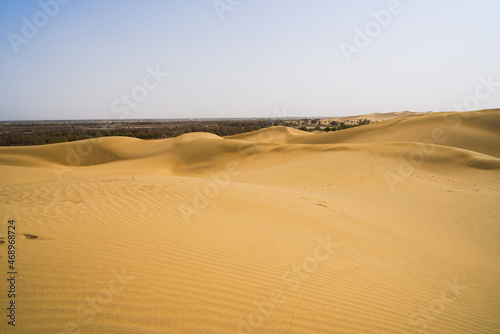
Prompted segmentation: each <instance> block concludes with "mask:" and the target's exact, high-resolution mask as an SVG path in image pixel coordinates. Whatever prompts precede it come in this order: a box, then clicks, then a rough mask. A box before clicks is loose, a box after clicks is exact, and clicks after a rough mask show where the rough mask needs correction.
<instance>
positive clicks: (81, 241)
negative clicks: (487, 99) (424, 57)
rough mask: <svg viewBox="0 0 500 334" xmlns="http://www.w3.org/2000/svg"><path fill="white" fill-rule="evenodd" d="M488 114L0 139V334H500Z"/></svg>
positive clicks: (499, 247)
mask: <svg viewBox="0 0 500 334" xmlns="http://www.w3.org/2000/svg"><path fill="white" fill-rule="evenodd" d="M499 125H500V110H484V111H475V112H467V113H432V114H426V115H420V116H408V117H400V118H396V119H393V120H386V121H384V122H379V123H375V124H370V125H366V126H362V127H356V128H351V129H347V130H342V131H336V132H329V133H322V134H311V133H307V132H303V131H300V130H295V129H290V128H284V127H273V128H267V129H262V130H259V131H255V132H252V133H247V134H242V135H237V136H231V137H226V138H221V137H218V136H216V135H213V134H207V133H189V134H185V135H182V136H179V137H177V138H173V139H164V140H151V141H143V140H139V139H133V138H126V137H109V138H101V139H91V140H85V141H79V142H71V143H62V144H53V145H44V146H36V147H35V146H33V147H2V148H0V173H1V174H0V175H1V180H0V186H1V188H0V190H1V202H0V209H1V211H0V212H1V213H2V221H1V224H0V237H1V238H2V239H0V243H1V244H0V255H1V259H0V260H1V262H2V277H4V278H3V279H2V280H1V284H0V295H1V298H0V303H1V309H2V310H4V311H3V314H2V317H1V319H3V320H2V321H1V323H0V332H1V333H10V332H13V333H221V334H225V333H289V334H291V333H296V334H309V333H474V334H478V333H500V313H499V310H500V284H499V277H500V234H499V230H500V222H499V217H500V191H499V190H500V145H499V144H500V126H499ZM8 219H15V220H16V224H17V229H16V232H17V240H16V241H17V259H16V260H17V271H18V275H17V293H16V306H17V320H16V326H15V328H11V326H8V325H7V321H8V320H9V319H8V318H7V317H6V315H7V310H6V307H7V306H8V304H7V303H8V302H9V301H8V299H7V291H8V289H9V286H8V282H7V281H6V279H5V277H6V272H7V245H8V244H7V243H6V242H5V241H6V240H7V239H6V237H7V220H8Z"/></svg>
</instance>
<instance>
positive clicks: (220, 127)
mask: <svg viewBox="0 0 500 334" xmlns="http://www.w3.org/2000/svg"><path fill="white" fill-rule="evenodd" d="M273 125H284V126H294V125H295V123H294V122H293V121H286V120H283V119H274V120H273V119H256V120H252V119H251V120H187V121H57V122H42V121H40V122H0V146H19V145H23V146H26V145H43V144H54V143H63V142H70V141H75V140H81V139H90V138H97V137H106V136H126V137H134V138H140V139H162V138H171V137H176V136H179V135H181V134H184V133H188V132H209V133H214V134H216V135H218V136H231V135H236V134H240V133H245V132H250V131H255V130H258V129H261V128H265V127H269V126H273Z"/></svg>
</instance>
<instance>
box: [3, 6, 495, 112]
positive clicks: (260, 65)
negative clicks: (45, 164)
mask: <svg viewBox="0 0 500 334" xmlns="http://www.w3.org/2000/svg"><path fill="white" fill-rule="evenodd" d="M499 14H500V1H498V0H439V1H436V0H401V1H397V0H383V1H379V0H215V1H214V0H176V1H174V0H161V1H160V0H149V1H139V0H135V1H133V0H107V1H101V0H85V1H83V0H80V1H79V0H40V1H27V0H4V1H1V2H0V36H1V39H0V92H1V93H0V120H41V119H110V118H114V119H120V118H121V119H124V118H125V119H126V118H132V119H136V118H138V119H143V118H205V117H276V116H288V115H291V116H307V117H315V116H317V117H321V116H344V115H356V114H366V113H372V112H392V111H403V110H410V111H429V110H432V111H444V110H455V109H461V108H463V109H466V110H467V109H485V108H494V107H500V20H499V19H498V17H499Z"/></svg>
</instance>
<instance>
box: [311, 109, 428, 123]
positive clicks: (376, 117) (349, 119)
mask: <svg viewBox="0 0 500 334" xmlns="http://www.w3.org/2000/svg"><path fill="white" fill-rule="evenodd" d="M430 113H431V111H428V112H411V111H397V112H389V113H372V114H367V115H359V116H344V117H334V118H324V119H321V120H320V123H321V124H325V125H327V124H329V123H331V122H333V121H335V122H346V123H356V122H357V121H358V120H365V119H367V120H369V121H370V122H373V123H374V122H382V121H388V120H390V119H394V118H400V117H406V116H419V115H426V114H430Z"/></svg>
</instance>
